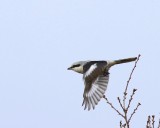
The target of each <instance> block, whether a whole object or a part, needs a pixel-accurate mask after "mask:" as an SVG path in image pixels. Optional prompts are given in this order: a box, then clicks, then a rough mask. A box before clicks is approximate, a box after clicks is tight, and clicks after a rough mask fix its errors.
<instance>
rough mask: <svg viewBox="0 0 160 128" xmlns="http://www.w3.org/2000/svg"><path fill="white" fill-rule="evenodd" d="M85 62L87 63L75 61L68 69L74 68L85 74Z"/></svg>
mask: <svg viewBox="0 0 160 128" xmlns="http://www.w3.org/2000/svg"><path fill="white" fill-rule="evenodd" d="M85 63H86V61H78V62H75V63H73V64H72V65H71V66H70V67H69V68H68V70H73V71H75V72H78V73H82V74H83V66H84V64H85Z"/></svg>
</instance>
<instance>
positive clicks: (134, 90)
mask: <svg viewBox="0 0 160 128" xmlns="http://www.w3.org/2000/svg"><path fill="white" fill-rule="evenodd" d="M136 91H137V89H133V92H132V95H131V97H130V99H129V103H128V106H127V108H126V111H128V109H129V107H130V104H131V101H132V100H133V96H134V94H135V92H136Z"/></svg>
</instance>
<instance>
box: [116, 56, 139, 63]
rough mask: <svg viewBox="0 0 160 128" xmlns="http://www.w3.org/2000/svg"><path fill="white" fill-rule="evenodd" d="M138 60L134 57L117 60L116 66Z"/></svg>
mask: <svg viewBox="0 0 160 128" xmlns="http://www.w3.org/2000/svg"><path fill="white" fill-rule="evenodd" d="M136 59H137V57H132V58H126V59H119V60H115V61H114V62H115V64H121V63H128V62H132V61H135V60H136Z"/></svg>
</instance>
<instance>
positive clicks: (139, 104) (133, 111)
mask: <svg viewBox="0 0 160 128" xmlns="http://www.w3.org/2000/svg"><path fill="white" fill-rule="evenodd" d="M140 105H141V104H140V103H138V104H137V107H136V108H135V109H134V111H133V113H132V114H131V116H130V118H129V120H128V123H129V122H130V121H131V119H132V117H133V115H134V114H135V113H136V111H137V110H138V107H139V106H140Z"/></svg>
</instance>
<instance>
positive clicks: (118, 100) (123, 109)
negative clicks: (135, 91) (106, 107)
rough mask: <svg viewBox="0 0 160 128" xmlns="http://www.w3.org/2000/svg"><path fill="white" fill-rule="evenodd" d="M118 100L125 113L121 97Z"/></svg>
mask: <svg viewBox="0 0 160 128" xmlns="http://www.w3.org/2000/svg"><path fill="white" fill-rule="evenodd" d="M117 99H118V102H119V104H120V106H121V108H122V110H123V111H124V108H123V105H122V103H121V99H120V98H119V97H117Z"/></svg>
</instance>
